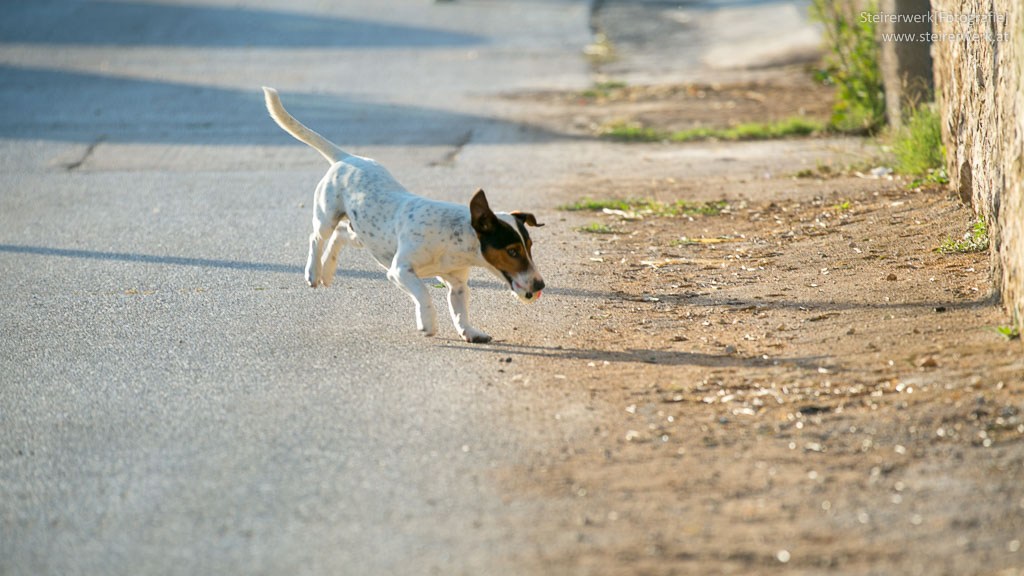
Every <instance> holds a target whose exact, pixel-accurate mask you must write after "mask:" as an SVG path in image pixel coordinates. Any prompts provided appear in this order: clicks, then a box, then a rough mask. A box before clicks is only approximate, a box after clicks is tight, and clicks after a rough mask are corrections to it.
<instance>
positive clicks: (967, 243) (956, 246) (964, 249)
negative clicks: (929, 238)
mask: <svg viewBox="0 0 1024 576" xmlns="http://www.w3.org/2000/svg"><path fill="white" fill-rule="evenodd" d="M985 250H988V226H986V225H985V221H984V220H978V221H977V222H975V223H974V224H973V225H972V226H971V231H970V232H968V233H966V234H964V237H963V238H961V239H959V240H953V239H952V238H948V237H947V238H946V240H945V241H944V242H943V243H942V245H941V246H939V248H938V251H939V252H941V253H943V254H966V253H969V252H983V251H985Z"/></svg>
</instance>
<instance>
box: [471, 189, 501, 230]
mask: <svg viewBox="0 0 1024 576" xmlns="http://www.w3.org/2000/svg"><path fill="white" fill-rule="evenodd" d="M469 215H470V217H471V218H472V219H473V230H476V231H477V232H488V231H490V230H492V229H493V228H494V221H495V220H496V219H497V216H495V215H494V212H491V207H490V206H489V205H488V204H487V196H485V195H484V191H483V190H477V191H476V194H474V195H473V199H472V200H470V201H469Z"/></svg>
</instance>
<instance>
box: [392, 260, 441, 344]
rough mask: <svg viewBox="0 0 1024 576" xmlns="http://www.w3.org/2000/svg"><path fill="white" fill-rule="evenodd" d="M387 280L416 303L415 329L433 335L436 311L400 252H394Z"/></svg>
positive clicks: (435, 324)
mask: <svg viewBox="0 0 1024 576" xmlns="http://www.w3.org/2000/svg"><path fill="white" fill-rule="evenodd" d="M388 280H391V281H392V282H394V283H395V285H396V286H398V287H399V288H401V289H402V291H404V292H405V293H406V294H408V295H409V296H410V297H412V301H413V302H415V303H416V329H417V330H419V331H420V332H423V334H424V335H425V336H433V335H434V334H435V333H436V332H437V313H436V312H435V311H434V304H433V303H432V302H431V301H430V294H429V293H428V292H427V289H426V288H424V286H423V282H420V279H419V276H417V275H416V272H415V271H414V270H413V267H412V265H410V264H409V263H408V262H407V261H406V260H405V259H404V258H402V254H401V252H399V253H398V254H395V258H394V259H393V260H392V261H391V268H389V269H388Z"/></svg>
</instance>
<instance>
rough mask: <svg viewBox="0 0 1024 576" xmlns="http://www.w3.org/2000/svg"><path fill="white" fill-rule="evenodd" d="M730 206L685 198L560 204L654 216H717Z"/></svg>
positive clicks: (573, 208) (586, 200)
mask: <svg viewBox="0 0 1024 576" xmlns="http://www.w3.org/2000/svg"><path fill="white" fill-rule="evenodd" d="M728 207H729V203H728V202H723V201H715V202H687V201H685V200H676V201H675V202H671V203H667V204H666V203H664V202H657V201H654V200H639V199H636V200H594V199H592V198H584V199H582V200H579V201H576V202H573V203H572V204H565V205H562V206H559V207H558V209H559V210H565V211H568V212H601V211H603V210H606V209H607V210H621V211H623V212H636V213H640V214H651V215H654V216H680V215H689V216H696V215H703V216H717V215H719V214H721V213H722V211H723V210H725V209H726V208H728Z"/></svg>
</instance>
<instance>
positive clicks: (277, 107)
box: [263, 86, 348, 164]
mask: <svg viewBox="0 0 1024 576" xmlns="http://www.w3.org/2000/svg"><path fill="white" fill-rule="evenodd" d="M263 95H264V96H265V97H266V100H267V111H268V112H270V117H271V118H273V119H274V122H277V125H278V126H280V127H281V128H282V129H284V131H285V132H287V133H289V134H291V135H292V136H294V137H295V139H296V140H298V141H299V142H302V143H304V144H308V145H309V146H312V147H313V148H314V149H315V150H316V151H317V152H319V153H321V154H323V155H324V158H327V160H328V161H329V162H330V163H331V164H333V163H335V162H337V161H338V160H341V159H342V158H344V157H345V156H348V154H346V153H345V152H343V151H342V150H341V148H338V147H337V146H335V145H334V143H333V142H331V141H330V140H328V139H327V138H324V137H323V136H321V135H319V134H317V133H316V132H314V131H312V130H310V129H309V128H306V127H305V126H303V125H302V122H299V121H298V120H296V119H295V117H294V116H292V115H291V114H289V113H288V111H287V110H285V109H284V106H282V105H281V98H280V97H279V96H278V95H277V90H274V89H273V88H267V87H266V86H264V87H263Z"/></svg>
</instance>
